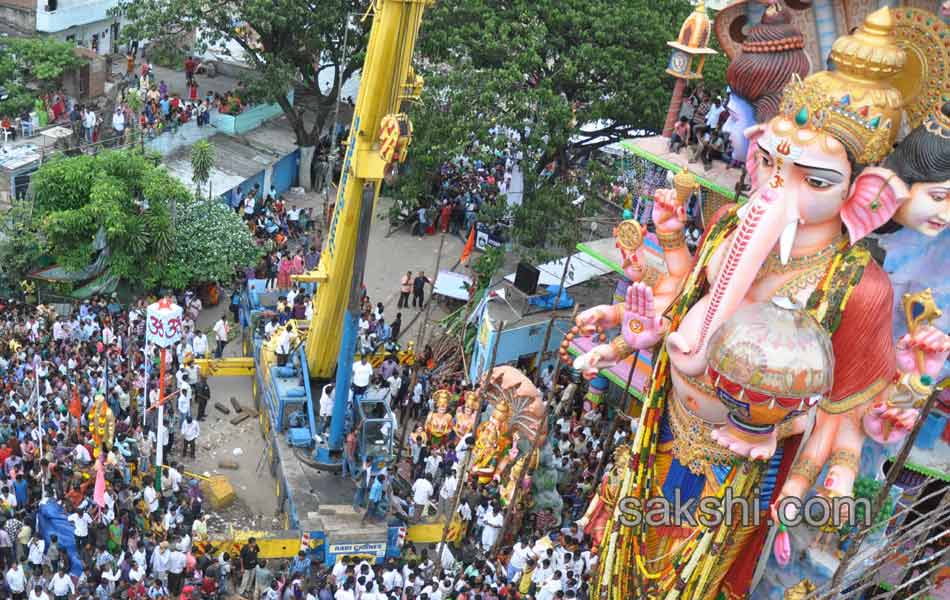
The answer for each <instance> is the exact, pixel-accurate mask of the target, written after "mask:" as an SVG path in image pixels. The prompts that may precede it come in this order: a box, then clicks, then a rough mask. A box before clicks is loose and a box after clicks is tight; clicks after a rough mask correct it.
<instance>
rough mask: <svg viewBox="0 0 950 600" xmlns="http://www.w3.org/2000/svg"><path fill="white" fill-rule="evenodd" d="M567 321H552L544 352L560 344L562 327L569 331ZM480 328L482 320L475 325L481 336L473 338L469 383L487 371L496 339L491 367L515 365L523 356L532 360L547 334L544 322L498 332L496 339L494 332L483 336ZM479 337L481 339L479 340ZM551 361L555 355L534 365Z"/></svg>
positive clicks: (554, 348) (543, 364) (566, 319)
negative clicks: (496, 349) (498, 341)
mask: <svg viewBox="0 0 950 600" xmlns="http://www.w3.org/2000/svg"><path fill="white" fill-rule="evenodd" d="M569 321H570V319H568V318H561V319H555V321H554V327H553V329H552V330H551V339H550V340H549V341H548V347H547V352H548V353H551V352H554V351H556V350H557V349H558V347H559V346H560V345H561V340H562V339H563V337H564V334H563V333H561V332H562V331H563V330H564V329H565V328H569V327H568V322H569ZM483 326H484V317H483V322H482V323H479V333H480V334H481V335H478V336H476V342H475V356H474V357H473V358H472V365H471V368H470V369H469V371H470V373H469V375H470V377H471V380H472V381H477V380H478V378H479V377H480V376H481V375H482V372H483V371H484V370H485V369H487V368H488V365H489V362H490V361H491V353H492V352H493V347H494V345H495V342H496V340H500V344H499V346H498V352H497V354H496V356H495V366H498V365H502V364H506V363H512V364H513V363H516V362H517V361H518V359H519V358H521V357H523V356H531V357H535V356H536V355H537V354H538V352H539V351H540V350H541V345H542V344H543V343H544V334H545V332H546V331H547V327H548V322H547V321H542V322H540V323H535V324H533V325H525V326H523V327H514V328H512V329H507V328H506V329H505V330H504V331H503V332H502V333H501V336H500V338H499V335H498V332H497V331H494V330H490V332H488V335H487V336H485V335H484V334H482V332H481V328H482V327H483ZM479 338H481V340H480V339H479ZM482 342H485V343H482ZM555 360H557V355H553V356H548V357H547V359H546V360H545V361H544V362H542V363H541V365H538V366H540V367H544V366H547V365H549V364H553V363H554V361H555Z"/></svg>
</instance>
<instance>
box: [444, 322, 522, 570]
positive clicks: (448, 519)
mask: <svg viewBox="0 0 950 600" xmlns="http://www.w3.org/2000/svg"><path fill="white" fill-rule="evenodd" d="M504 330H505V322H504V321H501V322H500V323H499V324H498V333H497V334H496V335H495V345H494V346H492V351H491V359H490V360H489V361H488V370H487V371H485V373H483V374H482V379H483V380H487V378H488V377H491V372H492V370H494V368H495V359H496V358H497V357H498V346H499V345H500V344H499V342H500V341H501V333H502V332H503V331H504ZM483 413H484V403H481V404H480V405H479V407H478V416H477V417H476V418H475V429H474V430H473V431H472V433H471V434H469V435H471V436H473V437H474V436H475V432H476V431H477V430H478V424H479V422H480V421H481V419H482V414H483ZM474 450H475V445H474V443H473V444H472V446H471V447H468V448H466V452H465V463H464V464H463V465H462V471H461V473H459V474H458V478H457V479H458V485H457V486H456V488H455V497H454V498H452V510H451V511H449V514H447V515H444V516H445V525H444V526H443V527H442V538H441V540H440V541H439V545H438V546H436V551H437V552H438V554H439V562H438V565H437V567H436V572H437V576H436V579H441V578H442V552H443V548H445V538H446V537H448V535H449V527H451V526H452V521H453V520H454V518H455V513H456V512H458V509H459V503H460V502H461V500H462V491H463V490H464V489H465V485H466V484H467V483H468V477H469V474H470V473H469V472H470V470H471V467H472V454H474V453H475V452H474ZM456 581H458V580H457V579H456ZM453 587H454V584H453Z"/></svg>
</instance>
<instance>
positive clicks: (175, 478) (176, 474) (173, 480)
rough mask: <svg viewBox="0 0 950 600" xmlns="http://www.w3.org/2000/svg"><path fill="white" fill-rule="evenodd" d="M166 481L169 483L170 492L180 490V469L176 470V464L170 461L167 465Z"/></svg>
mask: <svg viewBox="0 0 950 600" xmlns="http://www.w3.org/2000/svg"><path fill="white" fill-rule="evenodd" d="M167 479H168V483H169V485H171V488H172V492H174V493H176V494H177V493H178V492H180V491H181V471H179V470H178V464H177V463H172V464H171V465H169V466H168V478H167Z"/></svg>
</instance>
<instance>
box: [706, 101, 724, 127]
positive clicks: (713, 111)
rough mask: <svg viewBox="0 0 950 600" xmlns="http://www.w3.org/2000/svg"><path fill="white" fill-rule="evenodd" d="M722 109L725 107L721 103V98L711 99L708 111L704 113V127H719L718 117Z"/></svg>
mask: <svg viewBox="0 0 950 600" xmlns="http://www.w3.org/2000/svg"><path fill="white" fill-rule="evenodd" d="M724 110H725V107H723V105H722V100H720V99H719V98H716V99H715V100H713V103H712V106H710V107H709V112H707V113H706V128H707V129H708V130H710V131H713V130H716V129H719V117H720V116H721V115H722V112H723V111H724Z"/></svg>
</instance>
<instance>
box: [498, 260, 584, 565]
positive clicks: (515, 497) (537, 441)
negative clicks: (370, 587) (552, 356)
mask: <svg viewBox="0 0 950 600" xmlns="http://www.w3.org/2000/svg"><path fill="white" fill-rule="evenodd" d="M564 273H565V274H566V273H567V267H566V266H565V268H564ZM561 285H562V286H563V285H564V278H563V276H562V278H561ZM578 308H579V306H578V305H577V304H575V305H574V310H573V312H572V314H571V322H572V323H573V322H574V318H575V317H576V316H577V309H578ZM552 312H553V311H552ZM553 322H554V317H553V316H552V317H551V323H553ZM549 335H550V330H549V331H548V335H547V336H545V337H549ZM545 346H547V344H545ZM542 350H543V347H542ZM561 365H562V363H561V361H557V364H556V365H555V367H554V378H553V379H552V384H551V389H550V390H548V391H547V397H548V398H547V402H546V403H545V404H546V405H547V408H548V411H549V412H548V413H547V414H545V416H544V418H545V420H544V423H543V425H542V428H541V431H539V432H538V434H537V435H535V436H534V440H532V442H531V451H530V453H529V454H528V456H527V460H528V461H529V462H530V461H531V457H533V456H534V454H535V452H537V451H538V450H539V449H540V448H541V445H542V443H543V442H544V440H545V439H547V436H548V433H549V432H550V428H549V427H548V415H549V414H550V408H551V405H552V400H553V399H554V396H555V392H554V389H555V387H556V386H557V380H558V376H559V375H560V373H561ZM526 475H527V469H522V470H521V473H520V474H519V475H518V482H517V484H516V485H515V490H514V493H513V494H512V496H511V500H510V501H509V502H508V506H506V507H505V520H504V523H503V524H502V526H501V533H500V534H499V535H498V539H496V540H495V544H494V546H492V549H491V551H490V552H489V555H488V556H489V558H491V557H493V556H494V555H495V553H496V552H497V551H498V546H499V545H500V544H501V541H502V540H503V539H504V537H505V533H506V532H507V531H508V528H509V527H510V526H511V518H512V515H513V514H514V507H515V506H517V503H518V502H520V501H521V493H522V491H523V490H522V488H523V486H524V478H525V476H526Z"/></svg>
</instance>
